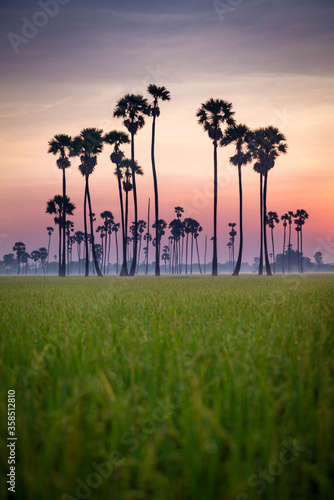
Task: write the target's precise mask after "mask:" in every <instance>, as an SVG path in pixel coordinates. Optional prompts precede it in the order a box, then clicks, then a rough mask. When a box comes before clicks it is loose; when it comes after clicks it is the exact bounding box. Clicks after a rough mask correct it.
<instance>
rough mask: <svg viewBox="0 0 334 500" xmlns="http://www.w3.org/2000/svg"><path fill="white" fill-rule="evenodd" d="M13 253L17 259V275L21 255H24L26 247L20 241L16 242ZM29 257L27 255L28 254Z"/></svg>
mask: <svg viewBox="0 0 334 500" xmlns="http://www.w3.org/2000/svg"><path fill="white" fill-rule="evenodd" d="M13 252H16V258H17V275H19V274H20V267H21V262H23V260H22V257H23V254H24V253H26V246H25V244H24V243H22V241H17V242H16V243H15V245H14V246H13ZM28 255H29V254H28Z"/></svg>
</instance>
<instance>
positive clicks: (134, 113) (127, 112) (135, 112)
mask: <svg viewBox="0 0 334 500" xmlns="http://www.w3.org/2000/svg"><path fill="white" fill-rule="evenodd" d="M149 113H150V109H149V106H148V104H147V99H145V98H144V97H143V96H141V95H134V94H126V95H125V96H124V97H122V98H121V99H119V101H118V102H117V104H116V107H115V110H114V117H115V118H123V125H124V126H125V127H126V128H127V130H128V131H129V133H130V135H131V169H132V184H133V203H134V211H135V217H134V218H135V233H136V234H137V224H138V203H137V187H136V170H135V149H134V148H135V146H134V138H135V135H136V134H137V132H138V130H140V129H141V128H142V127H143V126H144V125H145V120H144V115H148V114H149ZM136 268H137V239H136V238H135V240H134V248H133V259H132V264H131V269H130V273H129V274H130V276H134V274H135V272H136Z"/></svg>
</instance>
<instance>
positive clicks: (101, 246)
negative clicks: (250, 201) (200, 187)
mask: <svg viewBox="0 0 334 500" xmlns="http://www.w3.org/2000/svg"><path fill="white" fill-rule="evenodd" d="M147 91H148V95H149V96H150V102H149V101H148V99H147V98H145V97H143V96H142V95H134V94H126V95H124V96H123V97H122V98H120V99H119V100H118V101H117V103H116V106H115V109H114V112H113V116H114V117H115V118H120V119H121V120H122V123H123V125H124V127H125V129H126V131H127V132H125V131H117V130H113V131H111V132H107V133H104V132H103V130H101V129H97V128H85V129H83V130H82V131H81V132H80V134H79V135H78V136H76V137H74V138H72V137H70V136H68V135H66V134H58V135H55V136H54V137H53V138H52V139H51V140H50V141H49V149H48V152H49V153H50V154H53V155H56V156H57V160H56V164H57V166H58V168H59V169H60V170H61V171H62V194H61V195H60V194H58V195H55V196H54V197H53V198H52V199H50V200H48V202H47V206H46V212H47V213H49V214H51V215H53V216H54V223H55V225H56V226H58V275H59V276H66V275H67V274H69V273H71V265H72V263H73V248H74V246H75V245H76V248H77V256H78V264H79V265H78V272H79V274H81V273H83V274H85V276H89V273H90V267H91V266H90V262H92V269H91V271H93V273H96V274H97V275H98V276H102V275H103V274H108V273H109V272H110V255H111V241H112V235H114V238H115V250H116V273H117V274H120V275H121V276H134V275H135V274H136V273H138V271H139V267H140V254H141V252H143V254H144V257H145V269H144V271H145V272H146V273H147V272H148V266H149V263H148V255H149V245H150V243H152V246H153V247H154V253H155V259H154V267H155V275H156V276H159V275H160V261H161V260H162V261H163V263H164V272H170V273H172V274H173V273H174V274H179V273H182V272H184V273H185V274H188V272H189V273H192V272H193V265H194V255H196V257H195V258H197V266H198V270H199V272H200V273H202V267H203V270H204V272H206V267H207V265H206V260H207V236H206V237H205V251H204V262H202V266H201V262H200V252H199V247H198V237H199V235H200V233H201V232H202V230H203V228H202V226H201V225H200V223H199V222H198V221H196V220H195V219H192V218H189V217H188V218H185V219H182V214H183V209H182V207H175V214H176V217H175V218H174V219H173V220H172V221H171V222H170V223H169V225H168V224H167V222H166V221H164V220H163V219H161V218H160V217H159V189H158V176H157V168H156V160H155V143H156V126H157V118H158V117H159V116H160V107H159V101H169V100H170V93H169V91H168V90H167V89H166V88H165V87H158V86H156V85H154V84H151V85H149V86H148V88H147ZM234 115H235V113H234V111H233V109H232V103H230V102H227V101H224V100H222V99H212V98H211V99H209V100H208V101H206V102H204V103H202V104H201V106H200V108H199V109H198V110H197V113H196V116H197V119H198V123H199V124H200V125H202V126H203V128H204V131H205V132H207V134H208V136H209V138H210V140H211V141H212V144H213V170H214V185H213V191H214V200H213V235H212V237H211V238H210V241H212V260H211V274H212V276H216V275H217V273H218V250H217V231H218V221H217V206H218V189H217V188H218V184H217V179H218V150H219V148H221V147H226V146H228V145H234V147H235V152H234V155H233V156H231V157H230V163H231V164H232V165H234V166H235V167H236V168H237V170H238V193H239V224H238V228H237V229H238V232H239V248H238V251H237V257H236V259H235V237H236V235H237V230H236V226H237V224H236V223H235V222H231V223H229V228H230V231H229V236H230V239H229V241H228V243H227V246H228V249H229V263H230V271H231V272H232V274H233V276H237V275H238V274H239V272H240V269H241V265H242V255H243V241H244V235H243V233H244V230H243V185H242V167H244V166H246V165H248V164H250V163H252V162H253V168H254V171H255V172H257V173H258V174H259V180H260V183H259V184H260V186H259V187H260V190H259V194H260V200H259V214H260V238H259V240H260V245H259V248H260V253H259V259H258V262H257V264H258V274H260V275H261V274H262V273H263V271H264V270H265V271H266V273H267V275H271V274H273V273H275V272H276V264H277V262H276V261H277V259H276V256H275V241H274V229H275V226H276V225H277V224H278V223H279V221H280V219H279V217H278V215H277V213H276V212H272V211H269V212H267V189H268V175H269V171H270V170H271V169H272V168H273V167H274V166H275V164H276V161H277V159H278V157H279V156H280V155H281V154H286V153H287V143H286V138H285V136H284V135H283V134H282V133H281V132H280V131H279V130H278V129H277V128H276V127H272V126H268V127H266V128H258V129H256V130H251V129H249V128H248V127H247V126H246V125H244V124H238V123H237V122H236V120H235V118H234ZM148 117H150V118H151V119H152V133H151V164H152V176H153V186H154V218H153V224H152V223H151V225H150V201H149V205H148V214H147V220H143V219H139V215H138V191H137V182H136V180H137V176H142V175H143V168H142V167H141V166H140V165H139V164H138V162H137V161H136V159H135V138H136V136H137V133H138V132H139V131H140V130H141V129H142V128H143V127H144V125H145V120H146V118H148ZM126 144H129V145H130V147H131V155H130V158H126V157H125V154H124V152H123V146H124V145H126ZM105 145H108V146H112V151H111V154H110V161H111V163H112V164H113V165H114V166H115V167H114V174H115V176H116V179H117V186H118V197H119V205H120V221H119V222H116V221H115V220H114V216H113V213H112V212H111V211H108V210H106V211H104V212H102V213H101V214H100V216H101V219H102V223H101V224H99V225H98V226H97V228H96V229H95V230H94V223H95V222H96V217H95V214H94V212H93V207H92V199H91V193H90V185H89V180H90V176H91V175H92V173H93V172H94V170H95V168H96V166H97V161H98V155H99V154H100V153H101V152H102V150H103V148H104V146H105ZM75 157H76V158H78V160H79V165H78V167H79V171H80V172H81V174H82V176H83V178H84V195H83V199H84V211H83V231H81V230H79V231H75V232H74V224H73V222H72V221H70V220H69V218H70V217H71V216H72V215H73V212H74V210H75V205H74V204H73V203H72V202H71V200H70V198H69V197H68V195H67V189H66V171H67V169H68V168H69V167H70V166H71V161H72V158H75ZM130 193H132V197H131V198H132V205H133V212H134V220H133V222H132V223H131V224H129V204H130V199H129V198H130ZM307 218H308V214H307V212H306V211H305V210H303V209H300V210H297V211H296V212H295V213H294V212H287V213H286V214H284V215H282V216H281V220H282V221H283V228H284V237H283V250H282V254H281V255H282V258H281V259H282V262H281V264H279V265H278V266H277V269H281V270H282V272H283V273H284V272H286V271H287V272H290V271H291V259H292V257H291V256H292V243H291V225H292V220H294V223H295V225H296V226H295V229H296V232H297V261H298V266H297V267H298V271H299V272H301V273H302V272H303V270H304V260H303V225H304V224H305V221H306V220H307ZM167 226H168V229H169V230H170V236H169V237H168V245H165V246H164V247H163V248H162V249H161V239H162V237H163V236H164V234H165V231H166V229H167ZM267 227H268V228H269V229H270V232H271V247H272V252H271V253H269V250H268V241H267ZM151 229H153V230H154V231H153V234H151V232H150V230H151ZM119 230H120V232H121V236H120V238H119V237H118V232H119ZM53 231H54V228H53V227H52V226H48V227H47V232H48V245H47V246H48V248H47V250H46V249H44V250H45V252H46V256H45V252H44V250H43V252H42V251H41V250H42V249H39V250H36V251H34V253H31V254H30V256H29V257H27V255H25V253H24V252H25V250H24V251H22V252H21V251H20V250H19V253H17V252H18V251H17V249H16V246H18V247H20V248H23V247H25V246H24V244H23V243H22V242H17V243H16V244H15V246H14V249H13V251H15V252H16V254H17V255H16V260H17V262H18V273H20V268H21V265H22V264H23V261H25V260H27V259H28V258H31V259H32V260H33V261H34V263H35V271H36V272H37V269H38V266H40V267H41V268H42V269H43V271H44V272H46V273H47V272H48V266H49V265H50V260H49V253H50V244H51V238H52V234H53ZM97 235H99V237H100V243H97V242H96V238H97ZM119 239H120V242H121V248H120V249H119V241H118V240H119ZM39 254H41V256H39ZM9 255H11V254H9ZM5 257H6V262H9V260H10V258H9V257H8V256H5ZM270 257H271V262H270ZM22 259H23V260H22ZM25 265H26V264H25ZM9 266H10V264H8V266H7V268H8V267H9Z"/></svg>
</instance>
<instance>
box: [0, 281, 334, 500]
mask: <svg viewBox="0 0 334 500" xmlns="http://www.w3.org/2000/svg"><path fill="white" fill-rule="evenodd" d="M0 294H1V295H0V296H1V310H0V318H1V319H0V329H1V339H0V344H1V359H0V373H1V391H0V396H1V399H0V419H1V421H0V430H1V436H2V441H1V449H0V453H1V455H0V456H1V465H2V478H4V477H5V474H6V473H7V472H8V471H7V469H8V465H7V456H8V448H6V437H7V427H6V414H7V408H6V400H7V391H8V390H9V389H14V390H15V391H16V427H17V433H16V436H17V445H16V452H17V463H16V495H15V498H16V499H20V500H21V499H25V500H45V499H50V500H53V499H63V500H65V499H69V498H72V499H73V498H77V499H86V498H91V499H98V500H109V499H115V500H146V499H152V500H225V499H226V500H234V499H236V500H248V499H258V498H261V499H264V500H265V499H273V500H274V499H275V500H290V499H291V500H292V499H293V500H295V499H302V500H306V499H331V498H332V492H333V486H334V485H333V480H332V478H331V477H332V476H331V474H332V471H333V470H334V446H333V444H334V436H333V427H334V425H333V409H334V396H333V368H334V362H333V346H334V336H333V333H334V321H333V310H334V278H333V277H332V276H330V275H320V276H310V275H308V276H307V275H304V276H296V275H291V276H274V277H272V278H267V277H258V276H240V277H239V278H237V279H236V278H232V277H226V276H220V277H218V278H211V277H208V276H207V277H196V276H192V277H188V278H187V277H185V276H183V277H161V278H159V279H155V278H152V277H136V278H134V279H132V278H128V279H121V278H111V277H104V278H103V279H98V278H94V277H92V278H90V279H84V278H80V277H76V278H74V277H73V278H66V279H58V278H54V277H36V278H34V277H27V278H26V277H21V278H7V277H4V278H1V279H0ZM103 462H104V465H103V466H101V464H102V463H103ZM98 470H99V472H98ZM261 476H262V477H261ZM78 484H80V485H81V486H80V487H78ZM84 485H85V486H84ZM87 485H88V486H87ZM0 488H1V489H0V498H6V484H5V481H3V480H2V481H1V486H0ZM77 488H78V489H77ZM90 492H91V494H90Z"/></svg>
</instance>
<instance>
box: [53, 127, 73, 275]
mask: <svg viewBox="0 0 334 500" xmlns="http://www.w3.org/2000/svg"><path fill="white" fill-rule="evenodd" d="M71 142H72V140H71V137H70V136H69V135H66V134H58V135H55V136H54V137H53V139H51V141H49V150H48V153H51V154H53V155H57V154H59V158H58V160H57V167H58V168H60V169H61V170H62V171H63V200H64V207H63V212H62V216H61V227H62V231H63V255H62V261H61V264H60V273H59V276H65V275H66V245H65V239H66V238H65V231H66V229H65V223H66V200H67V198H66V177H65V170H66V169H67V168H68V167H70V165H71V163H70V160H69V158H68V155H69V152H70V147H71Z"/></svg>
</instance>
